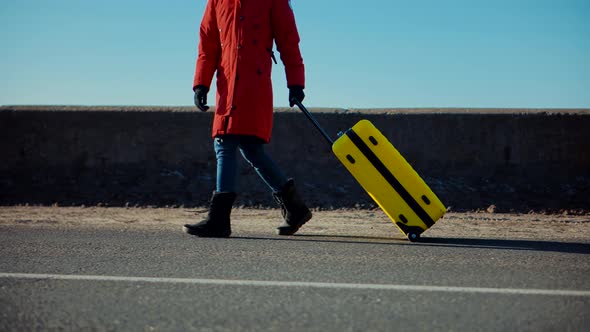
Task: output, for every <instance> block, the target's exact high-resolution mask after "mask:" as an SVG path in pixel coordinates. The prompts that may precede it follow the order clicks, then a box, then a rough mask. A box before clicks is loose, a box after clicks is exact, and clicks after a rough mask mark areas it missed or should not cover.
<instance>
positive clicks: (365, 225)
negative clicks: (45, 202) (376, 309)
mask: <svg viewBox="0 0 590 332" xmlns="http://www.w3.org/2000/svg"><path fill="white" fill-rule="evenodd" d="M206 212H207V210H206V209H205V208H201V209H183V208H110V207H106V208H105V207H31V206H9V207H0V225H21V226H27V227H36V226H41V225H43V226H52V227H58V228H59V227H88V228H102V227H107V228H118V229H120V228H138V229H153V230H172V231H173V230H178V231H179V232H180V231H182V225H183V224H185V223H191V222H195V221H198V220H200V219H201V218H202V217H204V216H205V215H206ZM313 213H314V217H313V219H312V220H311V221H310V222H308V224H306V225H305V226H304V227H303V228H302V229H301V230H300V231H299V233H298V234H297V235H298V236H316V237H318V236H320V237H321V236H325V237H346V238H351V239H353V238H362V239H363V240H371V239H373V240H385V239H404V236H403V235H402V234H401V233H400V232H399V231H398V229H397V227H395V226H394V225H393V224H392V223H391V221H390V220H389V219H388V218H387V216H386V215H385V214H384V213H383V212H381V211H380V210H329V211H317V210H316V211H313ZM280 219H281V213H280V210H277V209H268V210H266V209H246V208H236V209H234V210H233V212H232V229H233V235H235V236H241V235H242V236H248V235H254V234H255V235H257V236H274V235H275V227H276V226H277V225H278V224H279V222H280ZM423 237H425V238H426V237H428V238H466V239H531V240H553V241H566V242H590V215H556V214H498V213H448V214H446V215H445V217H444V218H443V219H441V220H439V221H438V222H437V224H436V225H434V226H433V227H432V228H431V229H429V230H428V231H427V232H426V233H424V234H423Z"/></svg>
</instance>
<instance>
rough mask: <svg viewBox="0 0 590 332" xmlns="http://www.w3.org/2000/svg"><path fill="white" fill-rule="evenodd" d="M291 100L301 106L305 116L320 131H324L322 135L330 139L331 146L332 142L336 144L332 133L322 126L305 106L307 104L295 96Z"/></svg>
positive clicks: (327, 139)
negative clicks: (331, 135)
mask: <svg viewBox="0 0 590 332" xmlns="http://www.w3.org/2000/svg"><path fill="white" fill-rule="evenodd" d="M291 102H293V104H295V105H297V107H299V109H300V110H301V111H302V112H303V114H305V116H306V117H307V118H308V119H309V121H311V122H312V123H313V125H314V126H315V127H316V128H317V129H318V130H319V131H320V133H322V136H324V138H325V139H326V141H328V143H329V144H330V146H332V144H334V141H333V140H332V138H330V135H328V133H326V131H325V130H324V128H322V126H320V124H319V123H318V122H317V120H316V119H315V118H314V117H313V116H312V115H311V113H310V112H309V111H308V110H307V108H305V106H303V104H302V103H301V102H300V101H299V100H297V99H295V98H293V99H291Z"/></svg>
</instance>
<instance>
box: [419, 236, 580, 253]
mask: <svg viewBox="0 0 590 332" xmlns="http://www.w3.org/2000/svg"><path fill="white" fill-rule="evenodd" d="M419 244H421V245H433V246H444V247H476V248H487V249H505V250H530V251H553V252H562V253H570V254H590V243H576V242H557V241H536V240H502V239H465V238H428V237H426V238H422V239H420V243H419Z"/></svg>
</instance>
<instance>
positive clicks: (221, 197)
mask: <svg viewBox="0 0 590 332" xmlns="http://www.w3.org/2000/svg"><path fill="white" fill-rule="evenodd" d="M235 199H236V194H235V193H220V192H213V196H212V197H211V203H210V206H209V214H208V215H207V218H205V220H203V221H201V222H199V223H196V224H186V225H184V231H185V232H187V233H189V234H191V235H196V236H201V237H229V236H230V234H231V223H230V214H231V208H232V205H233V204H234V200H235Z"/></svg>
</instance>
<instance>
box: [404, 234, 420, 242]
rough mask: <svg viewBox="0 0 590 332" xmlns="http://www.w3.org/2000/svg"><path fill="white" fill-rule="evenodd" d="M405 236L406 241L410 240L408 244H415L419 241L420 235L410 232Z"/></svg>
mask: <svg viewBox="0 0 590 332" xmlns="http://www.w3.org/2000/svg"><path fill="white" fill-rule="evenodd" d="M407 236H408V240H410V242H416V241H418V240H419V239H420V233H413V232H410V233H408V234H407Z"/></svg>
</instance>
